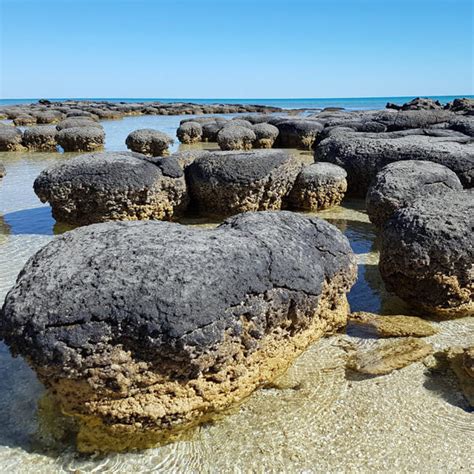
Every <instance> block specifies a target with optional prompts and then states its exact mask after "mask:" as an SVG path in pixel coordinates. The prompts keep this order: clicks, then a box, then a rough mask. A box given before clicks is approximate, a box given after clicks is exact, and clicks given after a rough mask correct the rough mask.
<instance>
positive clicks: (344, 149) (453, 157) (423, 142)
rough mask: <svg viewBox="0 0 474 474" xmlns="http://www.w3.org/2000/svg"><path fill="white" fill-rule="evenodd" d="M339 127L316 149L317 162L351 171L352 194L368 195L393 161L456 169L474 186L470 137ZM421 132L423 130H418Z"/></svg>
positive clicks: (466, 184) (473, 146) (465, 182)
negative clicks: (372, 131) (366, 130)
mask: <svg viewBox="0 0 474 474" xmlns="http://www.w3.org/2000/svg"><path fill="white" fill-rule="evenodd" d="M341 130H342V131H341V132H340V133H339V132H338V129H335V130H334V132H333V133H332V134H331V135H330V136H329V137H328V138H326V139H324V140H323V141H321V142H320V143H319V145H318V146H317V147H316V149H315V161H327V162H330V163H334V164H336V165H339V166H342V167H343V168H344V169H345V170H346V171H347V182H348V193H349V194H351V195H353V196H358V197H365V195H366V194H367V190H368V188H369V185H370V183H371V181H372V180H373V179H374V178H375V176H376V175H377V173H378V172H379V171H380V170H381V169H382V168H383V167H384V166H386V165H388V164H389V163H392V162H394V161H401V160H424V161H431V162H434V163H439V164H441V165H444V166H446V167H448V168H449V169H451V170H452V171H454V172H455V173H456V174H457V176H458V178H459V180H460V181H461V183H462V184H463V186H464V187H465V188H470V187H472V186H474V143H469V139H468V138H467V137H466V138H465V139H463V138H457V137H432V136H425V135H419V134H417V135H412V134H404V133H403V132H395V133H387V134H382V133H380V134H373V133H357V132H350V131H348V130H346V129H341ZM416 133H421V132H416Z"/></svg>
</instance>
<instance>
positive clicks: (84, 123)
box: [56, 117, 103, 130]
mask: <svg viewBox="0 0 474 474" xmlns="http://www.w3.org/2000/svg"><path fill="white" fill-rule="evenodd" d="M77 127H96V128H100V129H102V128H103V127H102V125H101V124H100V123H98V122H95V121H94V120H92V119H91V118H89V117H69V118H66V119H64V120H61V122H59V123H58V124H57V125H56V128H57V129H58V130H63V129H65V128H77Z"/></svg>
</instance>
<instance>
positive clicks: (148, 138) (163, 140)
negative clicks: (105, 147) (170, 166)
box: [125, 128, 174, 156]
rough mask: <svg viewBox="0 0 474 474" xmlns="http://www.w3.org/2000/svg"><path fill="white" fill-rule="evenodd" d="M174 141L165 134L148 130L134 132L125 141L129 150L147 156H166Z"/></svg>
mask: <svg viewBox="0 0 474 474" xmlns="http://www.w3.org/2000/svg"><path fill="white" fill-rule="evenodd" d="M173 143H174V140H173V139H172V138H171V137H170V136H168V135H166V133H163V132H160V131H158V130H153V129H150V128H143V129H140V130H135V131H134V132H132V133H130V134H129V135H128V137H127V138H126V140H125V144H126V145H127V148H128V149H129V150H132V151H135V152H137V153H143V154H144V155H148V156H166V155H168V154H169V150H168V148H169V146H170V145H172V144H173Z"/></svg>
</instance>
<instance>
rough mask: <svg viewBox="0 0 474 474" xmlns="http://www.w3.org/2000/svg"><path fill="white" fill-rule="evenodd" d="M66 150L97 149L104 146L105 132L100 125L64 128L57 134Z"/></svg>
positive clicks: (59, 141)
mask: <svg viewBox="0 0 474 474" xmlns="http://www.w3.org/2000/svg"><path fill="white" fill-rule="evenodd" d="M56 140H57V142H58V145H60V146H61V147H62V148H63V150H64V151H66V152H68V151H95V150H100V149H101V148H103V146H104V142H105V132H104V130H103V129H102V127H101V128H98V127H72V128H64V129H62V130H61V131H60V132H58V134H57V135H56Z"/></svg>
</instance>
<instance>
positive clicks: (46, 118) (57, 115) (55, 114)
mask: <svg viewBox="0 0 474 474" xmlns="http://www.w3.org/2000/svg"><path fill="white" fill-rule="evenodd" d="M33 115H34V117H35V118H36V122H37V123H39V124H48V123H58V122H60V121H61V120H62V119H63V118H64V114H63V113H62V112H59V111H57V110H45V111H42V112H34V113H33Z"/></svg>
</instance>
